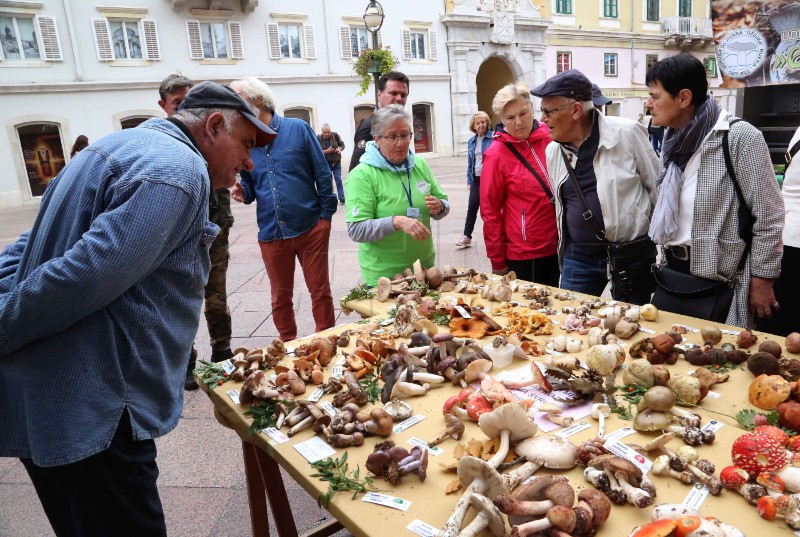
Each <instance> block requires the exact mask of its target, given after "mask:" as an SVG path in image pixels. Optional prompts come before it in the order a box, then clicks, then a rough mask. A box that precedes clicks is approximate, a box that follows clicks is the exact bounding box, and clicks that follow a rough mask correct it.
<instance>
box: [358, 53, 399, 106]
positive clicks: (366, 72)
mask: <svg viewBox="0 0 800 537" xmlns="http://www.w3.org/2000/svg"><path fill="white" fill-rule="evenodd" d="M399 63H400V60H398V59H397V58H396V57H395V55H394V54H392V51H391V50H390V49H389V47H386V48H382V47H378V48H367V49H364V50H362V51H361V54H359V56H358V58H357V59H356V60H355V61H354V62H353V71H355V73H356V74H357V75H358V76H359V77H361V81H360V83H359V92H358V93H356V95H364V94H365V93H366V92H367V90H368V89H369V85H370V84H371V83H372V75H373V74H375V73H377V74H383V73H386V72H389V71H391V70H392V69H394V68H395V67H396V66H397V65H398V64H399Z"/></svg>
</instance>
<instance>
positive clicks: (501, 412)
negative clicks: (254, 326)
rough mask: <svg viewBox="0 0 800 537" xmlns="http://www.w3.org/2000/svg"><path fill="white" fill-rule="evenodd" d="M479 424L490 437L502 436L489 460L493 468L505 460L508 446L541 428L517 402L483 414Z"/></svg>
mask: <svg viewBox="0 0 800 537" xmlns="http://www.w3.org/2000/svg"><path fill="white" fill-rule="evenodd" d="M478 425H479V426H480V428H481V431H483V434H485V435H486V436H488V437H489V438H492V439H494V438H497V437H498V436H499V437H500V447H498V448H497V453H495V454H494V456H493V457H492V458H491V459H489V461H488V464H489V465H490V466H491V467H492V468H497V467H498V466H499V465H500V463H501V462H503V460H505V458H506V455H507V454H508V448H509V446H510V445H511V444H512V443H513V444H516V443H517V442H519V441H520V440H524V439H526V438H529V437H531V436H533V435H535V434H536V432H537V431H538V430H539V428H538V427H537V426H536V424H535V423H534V422H533V420H532V419H530V418H529V417H528V413H527V412H525V411H524V410H523V409H522V407H520V406H519V405H518V404H516V403H506V404H503V405H500V406H499V407H497V408H495V409H494V410H492V411H491V412H486V413H485V414H481V417H480V418H478Z"/></svg>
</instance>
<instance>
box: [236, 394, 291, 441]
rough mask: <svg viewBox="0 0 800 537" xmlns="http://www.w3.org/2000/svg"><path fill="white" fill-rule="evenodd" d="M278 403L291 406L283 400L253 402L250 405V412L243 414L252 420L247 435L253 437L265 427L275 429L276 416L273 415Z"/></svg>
mask: <svg viewBox="0 0 800 537" xmlns="http://www.w3.org/2000/svg"><path fill="white" fill-rule="evenodd" d="M278 403H286V404H291V403H290V402H289V401H285V400H283V399H278V400H275V399H269V400H267V401H253V404H252V405H250V410H248V411H247V412H245V413H244V415H245V416H247V417H250V418H253V423H251V424H250V428H249V429H248V430H247V434H249V435H251V436H252V435H254V434H255V433H257V432H259V431H260V430H262V429H266V428H267V427H275V424H277V423H278V416H277V414H276V413H275V406H276V405H277V404H278Z"/></svg>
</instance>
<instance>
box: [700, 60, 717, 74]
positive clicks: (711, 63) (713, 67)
mask: <svg viewBox="0 0 800 537" xmlns="http://www.w3.org/2000/svg"><path fill="white" fill-rule="evenodd" d="M703 65H704V66H705V68H706V76H707V77H708V78H716V77H717V59H716V58H715V57H714V56H709V57H707V58H706V59H705V60H703Z"/></svg>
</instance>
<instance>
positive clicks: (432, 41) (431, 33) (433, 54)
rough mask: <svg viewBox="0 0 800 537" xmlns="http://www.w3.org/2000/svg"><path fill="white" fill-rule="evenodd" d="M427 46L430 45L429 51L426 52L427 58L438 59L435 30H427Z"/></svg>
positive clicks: (433, 60)
mask: <svg viewBox="0 0 800 537" xmlns="http://www.w3.org/2000/svg"><path fill="white" fill-rule="evenodd" d="M428 46H429V47H430V53H429V54H428V59H429V60H430V61H432V62H435V61H436V60H438V59H439V52H438V50H437V49H436V31H435V30H428Z"/></svg>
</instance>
